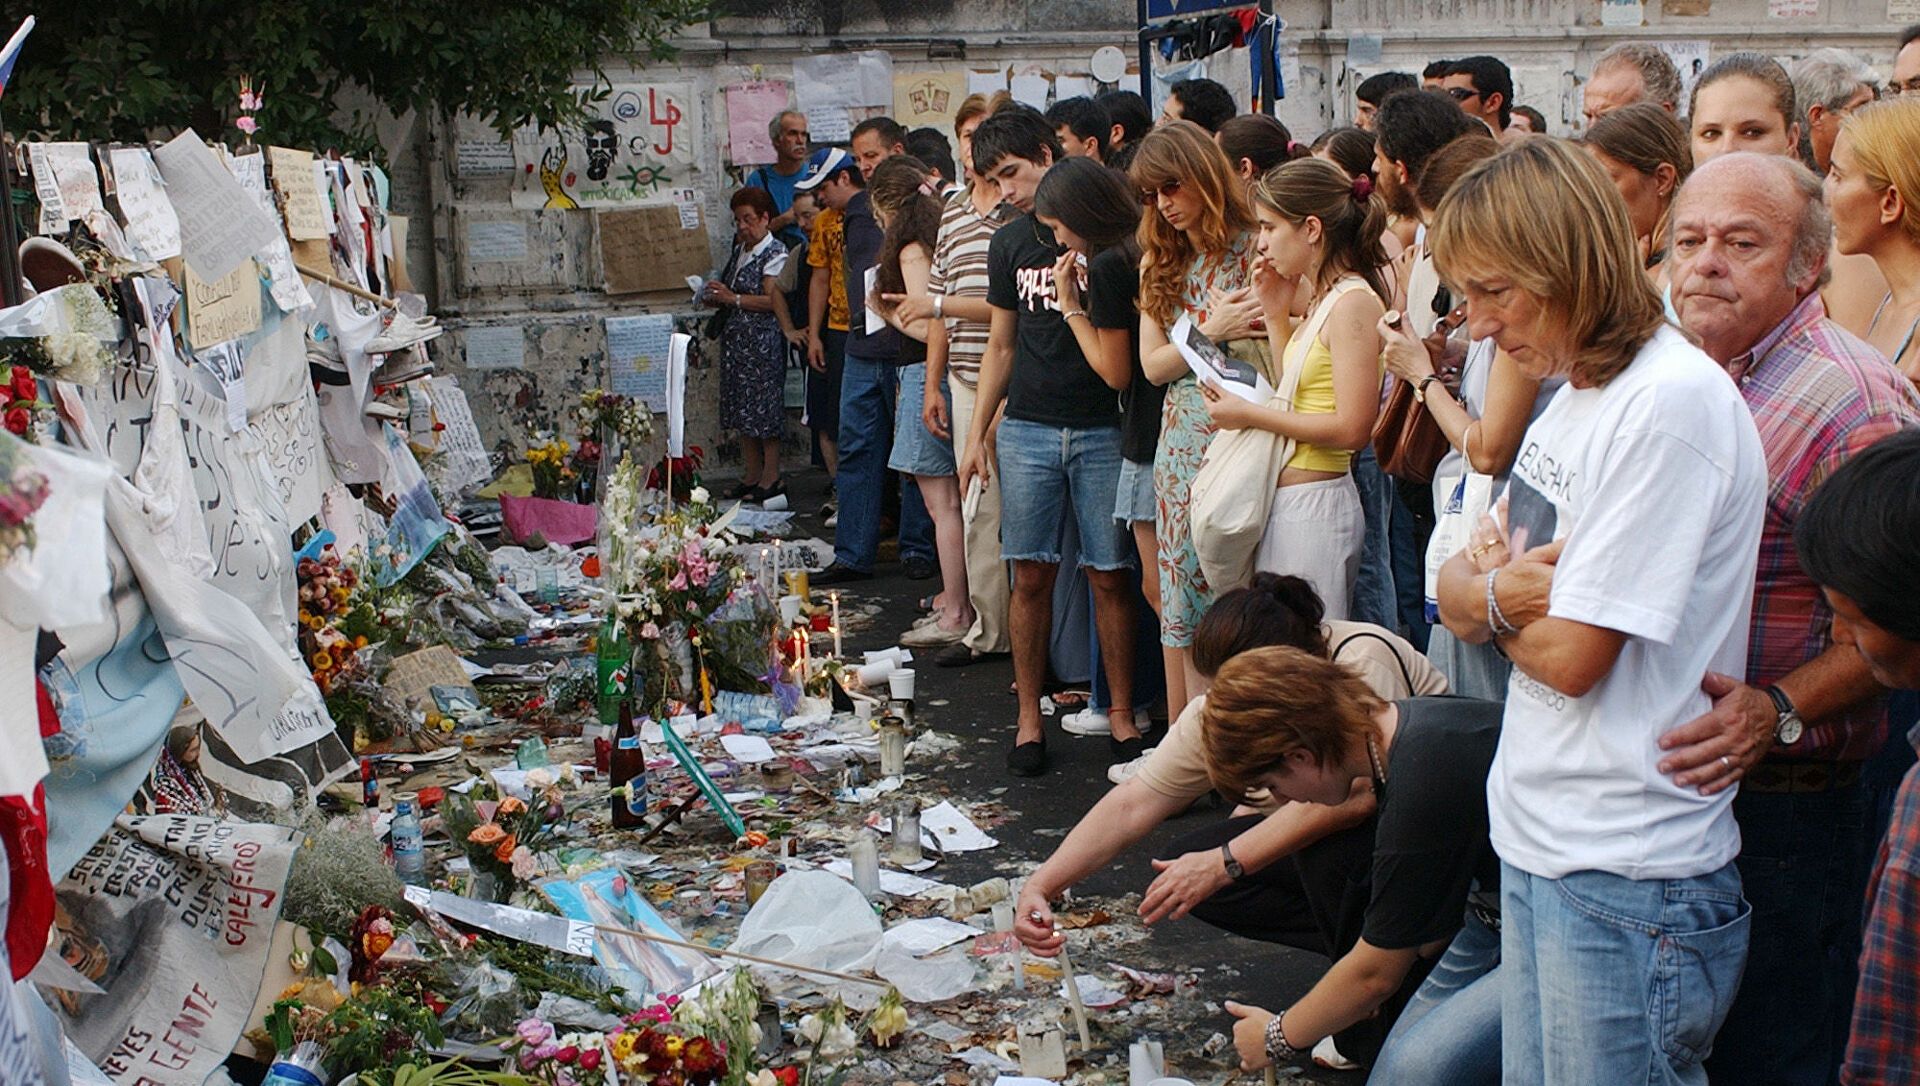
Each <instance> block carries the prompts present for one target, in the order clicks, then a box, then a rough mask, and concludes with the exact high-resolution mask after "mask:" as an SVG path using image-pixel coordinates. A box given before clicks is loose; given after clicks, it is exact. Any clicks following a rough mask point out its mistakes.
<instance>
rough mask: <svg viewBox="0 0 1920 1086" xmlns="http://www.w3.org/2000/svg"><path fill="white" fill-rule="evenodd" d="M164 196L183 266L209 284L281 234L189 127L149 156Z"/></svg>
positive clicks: (221, 277)
mask: <svg viewBox="0 0 1920 1086" xmlns="http://www.w3.org/2000/svg"><path fill="white" fill-rule="evenodd" d="M153 160H154V162H155V163H156V164H157V165H158V166H159V167H160V175H161V176H162V177H164V178H166V181H167V197H168V199H170V200H172V201H173V209H174V211H175V212H177V213H178V214H179V216H180V243H181V247H182V249H183V251H184V252H185V254H186V258H187V266H188V267H189V268H191V269H192V270H193V272H194V274H196V275H198V276H200V278H202V279H204V280H206V281H207V282H209V283H217V282H219V281H220V280H222V279H225V278H226V277H227V276H229V275H231V274H233V269H235V268H237V267H239V266H240V265H241V264H243V263H245V262H246V260H247V258H249V257H251V256H252V255H253V254H255V253H257V252H259V251H260V250H262V249H264V248H266V247H267V246H269V245H272V244H273V242H274V239H276V238H278V237H280V236H281V234H280V228H279V226H278V225H277V224H276V223H275V222H274V221H273V220H272V219H270V218H268V217H267V215H266V213H265V212H263V211H261V210H260V208H259V206H258V205H256V204H255V203H254V202H253V199H252V197H250V196H248V195H247V191H246V190H245V189H243V188H241V187H240V182H238V181H236V180H234V177H233V174H231V173H229V172H228V171H227V167H226V166H225V164H223V163H222V162H221V161H220V159H219V156H217V155H215V154H214V153H213V151H212V150H210V149H209V148H208V147H207V145H206V144H204V143H202V142H200V137H199V135H198V134H196V133H195V132H194V131H193V129H191V128H189V129H187V130H186V131H185V132H182V133H180V134H179V135H178V136H175V137H174V138H173V139H172V140H170V141H169V142H167V143H166V144H165V145H163V146H161V147H160V148H158V149H157V150H155V151H154V152H153Z"/></svg>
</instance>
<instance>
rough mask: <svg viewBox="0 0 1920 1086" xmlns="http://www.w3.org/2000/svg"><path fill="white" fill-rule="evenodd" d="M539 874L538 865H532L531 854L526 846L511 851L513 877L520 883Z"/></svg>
mask: <svg viewBox="0 0 1920 1086" xmlns="http://www.w3.org/2000/svg"><path fill="white" fill-rule="evenodd" d="M539 873H540V865H538V864H536V863H534V861H533V853H532V851H530V850H529V849H528V848H527V846H525V845H521V846H520V847H519V848H516V849H514V850H513V877H514V878H516V879H519V880H521V881H522V882H524V881H526V880H527V879H530V878H532V877H534V876H535V875H537V874H539Z"/></svg>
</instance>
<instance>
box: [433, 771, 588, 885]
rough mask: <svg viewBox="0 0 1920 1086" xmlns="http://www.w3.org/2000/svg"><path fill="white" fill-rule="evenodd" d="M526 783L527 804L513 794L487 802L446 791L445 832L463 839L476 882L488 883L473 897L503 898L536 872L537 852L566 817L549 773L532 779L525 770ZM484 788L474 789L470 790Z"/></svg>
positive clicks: (537, 869)
mask: <svg viewBox="0 0 1920 1086" xmlns="http://www.w3.org/2000/svg"><path fill="white" fill-rule="evenodd" d="M535 772H538V771H537V770H536V771H535ZM527 783H528V785H529V787H533V788H535V792H534V802H532V803H528V802H526V801H525V800H522V799H520V798H518V797H516V796H507V797H506V798H505V799H500V800H491V799H474V798H473V793H468V794H467V795H465V796H462V795H460V794H459V793H457V792H455V793H449V794H448V795H447V808H446V814H445V816H444V817H445V819H446V824H447V832H448V833H449V835H451V836H452V837H453V839H454V840H455V841H459V842H461V843H462V846H463V848H464V849H465V851H466V854H467V862H468V863H469V864H471V865H472V866H473V873H474V876H475V884H476V886H480V885H486V884H489V883H490V884H491V886H492V891H491V893H488V894H484V895H478V896H484V897H486V898H488V899H489V900H492V901H506V900H507V899H509V898H511V897H512V896H513V892H514V891H515V890H516V889H518V888H519V887H520V886H521V885H522V884H524V883H526V882H528V881H530V880H531V879H533V878H535V877H536V876H538V875H539V874H540V861H539V858H538V856H539V853H540V851H541V850H542V849H543V848H545V847H546V845H547V843H548V842H549V841H550V840H551V839H552V837H553V829H554V826H555V825H557V824H558V823H559V822H560V821H561V820H562V819H564V818H565V817H566V808H565V806H564V804H563V803H562V802H561V797H560V790H559V787H558V785H557V784H555V783H554V782H553V780H552V779H551V777H546V778H543V779H538V780H537V781H536V778H535V777H534V775H533V773H529V774H528V781H527ZM484 787H486V786H484V785H482V786H481V787H480V788H475V789H474V793H477V792H479V791H480V790H481V788H484ZM482 876H484V879H483V878H482Z"/></svg>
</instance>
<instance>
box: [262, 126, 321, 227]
mask: <svg viewBox="0 0 1920 1086" xmlns="http://www.w3.org/2000/svg"><path fill="white" fill-rule="evenodd" d="M313 165H314V163H313V152H311V151H296V150H293V149H291V148H287V147H269V148H267V169H268V170H270V171H271V172H272V173H273V187H274V188H275V189H276V190H278V191H279V193H280V199H281V200H282V201H283V206H284V207H285V209H286V215H287V236H288V237H291V238H293V239H294V240H295V241H317V240H319V239H321V238H324V237H326V236H327V232H328V231H327V205H326V203H325V201H324V200H323V199H322V198H321V195H320V190H319V189H318V188H316V187H315V186H314V183H313Z"/></svg>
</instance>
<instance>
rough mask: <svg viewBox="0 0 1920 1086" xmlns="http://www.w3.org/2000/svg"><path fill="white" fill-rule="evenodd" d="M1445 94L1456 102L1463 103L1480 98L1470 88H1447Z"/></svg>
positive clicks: (1475, 91) (1477, 92) (1476, 92)
mask: <svg viewBox="0 0 1920 1086" xmlns="http://www.w3.org/2000/svg"><path fill="white" fill-rule="evenodd" d="M1447 93H1448V94H1451V95H1453V100H1454V101H1456V102H1464V101H1466V100H1467V99H1469V98H1478V97H1480V92H1479V91H1477V90H1474V89H1473V88H1472V87H1448V88H1447Z"/></svg>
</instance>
